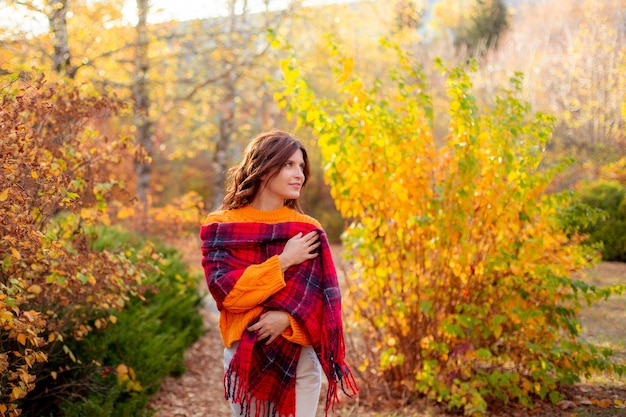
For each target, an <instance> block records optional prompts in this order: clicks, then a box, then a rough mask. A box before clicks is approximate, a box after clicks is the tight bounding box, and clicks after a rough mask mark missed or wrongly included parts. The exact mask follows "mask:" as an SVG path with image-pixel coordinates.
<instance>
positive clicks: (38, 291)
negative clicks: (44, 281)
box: [26, 284, 42, 295]
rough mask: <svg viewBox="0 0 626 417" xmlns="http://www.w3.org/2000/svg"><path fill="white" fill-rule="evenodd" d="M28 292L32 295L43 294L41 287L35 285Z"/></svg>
mask: <svg viewBox="0 0 626 417" xmlns="http://www.w3.org/2000/svg"><path fill="white" fill-rule="evenodd" d="M26 291H28V292H29V293H31V294H35V295H39V294H41V291H42V288H41V285H38V284H33V285H31V286H30V287H28V289H27V290H26Z"/></svg>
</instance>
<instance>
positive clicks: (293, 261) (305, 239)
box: [278, 230, 320, 271]
mask: <svg viewBox="0 0 626 417" xmlns="http://www.w3.org/2000/svg"><path fill="white" fill-rule="evenodd" d="M318 239H319V236H318V233H317V231H315V230H313V231H312V232H309V233H307V234H306V235H304V236H303V235H302V232H300V233H298V234H297V235H295V236H294V237H292V238H291V239H289V240H288V241H287V244H286V245H285V248H284V249H283V252H282V253H281V254H280V255H278V260H279V262H280V267H281V269H282V270H283V271H286V270H287V268H289V267H290V266H293V265H299V264H301V263H302V262H304V261H307V260H309V259H313V258H315V257H317V252H314V253H311V252H313V251H314V250H315V249H317V248H318V246H319V245H320V242H319V240H318Z"/></svg>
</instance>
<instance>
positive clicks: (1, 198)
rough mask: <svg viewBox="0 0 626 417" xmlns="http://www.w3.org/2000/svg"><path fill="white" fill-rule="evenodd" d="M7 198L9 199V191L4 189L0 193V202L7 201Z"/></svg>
mask: <svg viewBox="0 0 626 417" xmlns="http://www.w3.org/2000/svg"><path fill="white" fill-rule="evenodd" d="M7 198H9V189H8V188H5V189H4V190H3V191H2V192H0V202H3V201H7Z"/></svg>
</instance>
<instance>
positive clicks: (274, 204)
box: [250, 196, 285, 211]
mask: <svg viewBox="0 0 626 417" xmlns="http://www.w3.org/2000/svg"><path fill="white" fill-rule="evenodd" d="M250 205H251V206H252V207H253V208H255V209H257V210H261V211H272V210H278V209H280V208H282V207H283V206H284V205H285V202H284V201H282V200H276V199H273V198H272V199H269V198H261V197H260V196H257V198H255V199H254V200H253V201H252V204H250Z"/></svg>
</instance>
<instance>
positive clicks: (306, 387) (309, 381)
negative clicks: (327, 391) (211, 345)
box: [224, 343, 322, 417]
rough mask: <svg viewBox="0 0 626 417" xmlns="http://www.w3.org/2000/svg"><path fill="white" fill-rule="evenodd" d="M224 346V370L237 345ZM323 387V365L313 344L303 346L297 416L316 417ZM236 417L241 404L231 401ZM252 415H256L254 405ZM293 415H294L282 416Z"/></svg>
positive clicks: (297, 378) (297, 384)
mask: <svg viewBox="0 0 626 417" xmlns="http://www.w3.org/2000/svg"><path fill="white" fill-rule="evenodd" d="M238 344H239V343H235V344H234V345H233V346H232V347H231V348H224V371H226V370H227V369H228V365H229V364H230V361H231V359H232V358H233V356H234V355H235V351H236V350H237V345H238ZM321 389H322V366H321V365H320V362H319V359H318V358H317V355H316V354H315V351H314V350H313V348H312V347H311V346H304V347H302V352H301V353H300V359H299V360H298V367H297V368H296V415H295V417H315V414H316V413H317V405H318V403H319V398H320V390H321ZM230 408H231V409H232V411H233V416H234V417H240V416H241V404H233V403H232V402H231V403H230ZM250 410H251V413H250V415H252V416H254V412H255V410H254V406H252V407H251V409H250ZM281 417H292V416H281Z"/></svg>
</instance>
